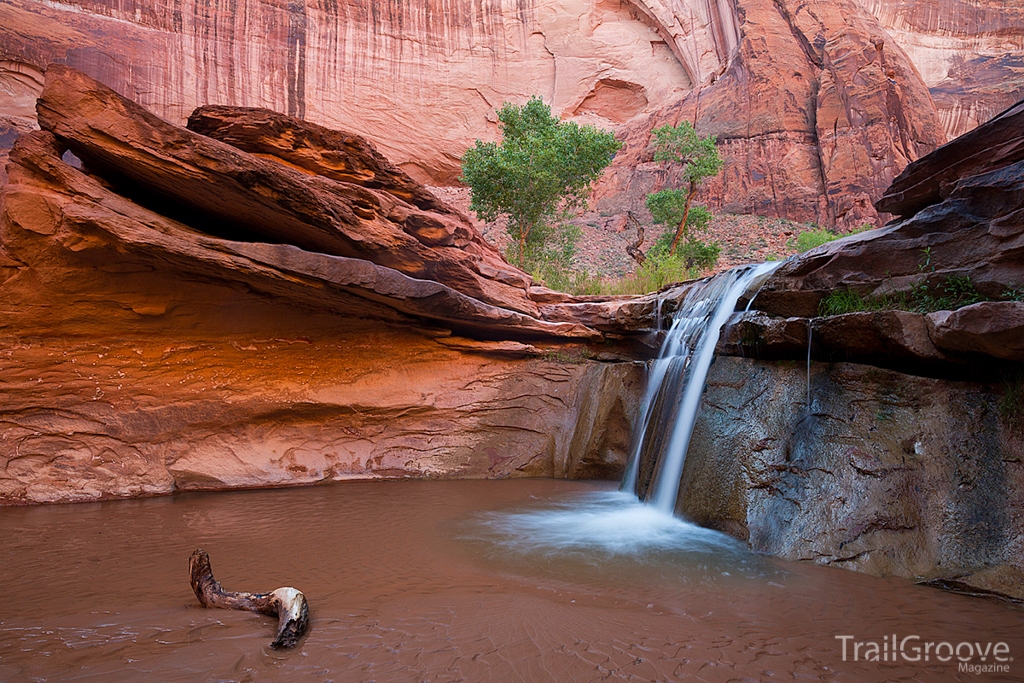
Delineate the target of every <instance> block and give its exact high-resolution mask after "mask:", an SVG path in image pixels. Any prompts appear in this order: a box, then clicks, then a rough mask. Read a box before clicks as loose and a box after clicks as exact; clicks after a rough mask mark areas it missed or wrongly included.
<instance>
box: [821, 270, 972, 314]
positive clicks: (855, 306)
mask: <svg viewBox="0 0 1024 683" xmlns="http://www.w3.org/2000/svg"><path fill="white" fill-rule="evenodd" d="M990 300H991V299H989V298H988V297H985V296H983V295H982V294H981V293H980V292H978V289H977V288H976V287H975V286H974V283H973V282H972V281H971V278H970V277H968V276H967V275H950V276H948V277H947V278H946V279H945V280H944V281H942V282H941V283H939V284H936V285H930V284H929V283H928V281H927V280H925V281H922V282H919V283H917V284H915V285H913V286H912V287H911V288H910V290H909V291H906V292H894V293H892V294H885V295H883V296H876V297H871V296H868V297H865V296H861V295H860V294H859V293H857V292H856V291H855V290H852V289H847V290H840V291H835V292H832V293H831V294H830V295H828V296H827V297H825V298H824V299H822V300H821V303H820V304H819V305H818V314H819V315H842V314H843V313H856V312H858V311H892V310H898V311H913V312H915V313H932V312H934V311H955V310H956V309H958V308H963V307H964V306H970V305H971V304H976V303H978V302H979V301H990Z"/></svg>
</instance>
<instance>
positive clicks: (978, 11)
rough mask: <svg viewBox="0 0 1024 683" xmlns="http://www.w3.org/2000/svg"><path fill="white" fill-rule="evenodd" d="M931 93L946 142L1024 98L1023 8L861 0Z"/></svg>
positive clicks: (985, 0) (963, 0)
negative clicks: (1023, 96) (905, 55)
mask: <svg viewBox="0 0 1024 683" xmlns="http://www.w3.org/2000/svg"><path fill="white" fill-rule="evenodd" d="M858 2H859V3H860V4H861V5H862V6H863V7H864V8H865V9H867V10H868V11H869V12H871V13H872V14H873V15H874V16H875V17H877V18H878V21H879V23H880V24H881V25H882V26H884V27H885V29H886V31H887V32H888V33H889V35H891V36H892V37H893V39H894V40H895V41H896V42H897V43H898V44H899V46H900V47H902V48H903V50H904V51H905V52H906V53H907V54H908V55H909V56H910V59H911V61H913V62H914V66H915V67H917V70H918V72H919V73H920V74H921V76H922V78H923V79H924V82H925V85H927V86H928V89H929V90H930V91H931V94H932V99H933V100H934V101H935V105H936V108H937V110H938V113H939V119H940V120H941V121H942V126H943V128H944V129H945V131H946V136H947V137H948V138H949V139H953V138H955V137H958V136H960V135H963V134H964V133H966V132H967V131H969V130H971V129H972V128H974V127H975V126H978V125H979V124H982V123H984V122H985V121H988V120H989V119H991V118H992V117H993V116H995V115H996V114H998V113H999V112H1001V111H1003V110H1004V109H1006V108H1007V107H1009V106H1010V105H1012V104H1013V103H1014V102H1016V101H1017V100H1019V99H1020V98H1021V96H1022V95H1024V31H1022V30H1021V26H1024V7H1022V6H1021V5H1020V4H1018V3H1013V2H1001V1H1000V0H858Z"/></svg>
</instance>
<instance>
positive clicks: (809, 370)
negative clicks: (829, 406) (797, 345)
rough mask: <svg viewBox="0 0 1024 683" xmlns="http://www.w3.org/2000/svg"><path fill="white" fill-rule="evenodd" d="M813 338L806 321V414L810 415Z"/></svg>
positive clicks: (809, 324) (812, 329)
mask: <svg viewBox="0 0 1024 683" xmlns="http://www.w3.org/2000/svg"><path fill="white" fill-rule="evenodd" d="M813 336H814V328H813V327H811V321H810V320H808V321H807V414H808V415H810V414H811V340H812V338H813Z"/></svg>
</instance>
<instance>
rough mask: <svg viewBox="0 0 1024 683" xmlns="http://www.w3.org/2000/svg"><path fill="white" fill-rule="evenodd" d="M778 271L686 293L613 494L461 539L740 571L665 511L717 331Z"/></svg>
mask: <svg viewBox="0 0 1024 683" xmlns="http://www.w3.org/2000/svg"><path fill="white" fill-rule="evenodd" d="M778 265H779V264H778V263H765V264H760V265H756V266H741V267H738V268H733V269H732V270H729V271H726V272H724V273H720V274H719V275H717V276H715V277H714V278H711V279H710V280H707V281H705V282H702V283H700V284H698V285H695V286H694V287H693V288H692V289H691V290H690V291H689V292H688V293H687V295H686V298H685V299H684V300H683V303H682V305H681V306H680V307H679V310H678V311H677V312H676V314H675V315H674V316H673V320H672V325H671V327H670V329H669V330H668V332H667V335H666V337H665V341H664V343H663V344H662V348H661V351H660V353H659V355H658V358H657V359H656V360H655V361H654V362H653V363H652V364H651V367H650V370H649V373H648V382H647V389H646V391H645V395H644V401H643V404H642V407H641V413H640V420H639V421H638V423H637V424H638V427H639V428H638V430H637V432H636V434H635V435H634V438H633V445H632V447H631V449H630V450H631V452H630V458H629V461H628V463H627V466H626V472H625V474H624V476H623V481H622V484H621V486H620V490H619V491H618V492H615V493H612V492H606V493H601V494H594V495H591V496H588V497H584V498H582V499H580V498H577V499H574V500H571V501H566V502H564V503H557V504H554V505H552V504H551V503H550V502H549V503H544V504H541V505H540V506H539V507H533V508H531V509H528V510H523V511H519V512H503V513H495V514H492V515H485V516H484V517H482V518H480V519H478V520H477V521H478V522H479V526H477V527H475V528H474V529H473V530H472V531H470V532H469V533H468V536H469V537H472V538H477V539H481V540H488V541H490V542H492V543H494V544H495V545H496V546H498V547H502V548H505V549H507V550H510V551H513V552H514V553H518V554H522V555H524V556H533V555H534V554H537V553H539V554H540V555H542V556H548V555H551V556H558V557H561V558H563V559H565V558H568V557H573V556H580V557H584V558H586V562H588V563H589V562H597V561H603V560H602V559H601V558H604V559H605V560H607V559H609V558H620V559H621V558H632V560H634V561H636V560H641V559H642V558H646V561H652V558H654V557H664V556H666V554H667V555H671V556H672V557H673V558H674V559H672V563H676V564H678V563H679V562H681V560H680V554H682V556H685V557H686V558H689V559H688V560H687V562H691V563H693V562H696V563H698V564H699V565H700V566H701V567H703V568H704V569H708V568H709V567H717V569H716V570H715V572H717V573H719V574H722V575H724V576H729V575H730V573H732V572H733V571H735V570H736V569H737V568H738V567H746V565H747V562H748V558H747V554H746V553H745V551H744V550H743V547H742V544H739V543H738V542H737V541H735V540H734V539H732V538H730V537H728V536H726V535H725V534H722V533H720V532H717V531H712V530H710V529H704V528H701V527H699V526H697V525H694V524H691V523H689V522H686V521H684V520H682V519H679V518H678V517H675V516H674V515H673V512H674V509H675V503H676V495H677V492H678V490H679V480H680V477H681V475H682V471H683V465H684V463H685V460H686V450H687V447H688V446H689V442H690V436H691V435H692V433H693V425H694V422H695V421H696V417H697V411H698V408H699V407H700V399H701V394H703V392H704V384H705V381H706V379H707V374H708V369H709V368H710V367H711V361H712V359H713V357H714V352H715V346H716V345H717V344H718V339H719V336H720V335H721V330H722V327H723V326H724V325H725V324H726V323H727V322H728V320H729V318H730V316H732V314H733V312H734V311H735V310H736V302H737V301H738V300H739V297H740V296H741V295H742V294H743V293H744V292H746V291H747V290H748V289H749V287H750V286H751V284H752V283H753V282H754V281H755V280H756V279H757V278H759V277H762V276H765V275H767V274H768V273H770V272H771V271H773V270H774V269H775V268H777V267H778ZM662 303H663V302H661V301H659V303H658V309H657V310H658V318H659V323H660V318H661V310H662V309H661V304H662ZM658 451H660V452H658ZM641 456H643V457H645V458H656V462H657V468H656V470H655V474H654V480H653V481H652V483H651V487H650V488H649V491H648V492H649V494H650V495H648V501H647V503H648V504H646V505H645V504H643V503H642V502H641V501H640V500H639V499H638V498H637V495H636V485H637V479H638V470H639V463H640V460H641ZM652 492H653V493H652ZM723 563H724V564H723ZM742 571H743V572H744V573H745V571H746V570H745V569H744V570H742Z"/></svg>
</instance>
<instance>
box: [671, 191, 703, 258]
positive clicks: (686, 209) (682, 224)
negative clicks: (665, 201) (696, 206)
mask: <svg viewBox="0 0 1024 683" xmlns="http://www.w3.org/2000/svg"><path fill="white" fill-rule="evenodd" d="M696 194H697V183H696V181H693V180H691V181H690V191H689V192H687V193H686V204H685V205H684V206H683V219H682V220H681V221H679V227H678V228H676V236H675V237H674V238H673V239H672V248H671V249H669V251H668V254H669V256H675V255H676V247H677V246H678V245H679V238H680V237H682V236H683V235H685V234H686V219H687V218H689V217H690V203H691V202H693V197H694V195H696Z"/></svg>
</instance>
